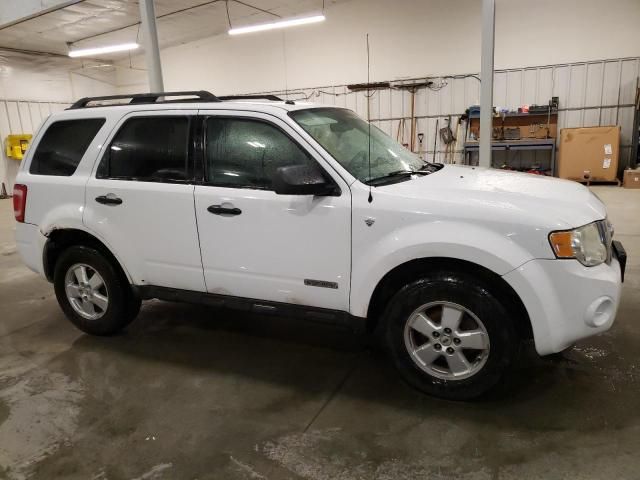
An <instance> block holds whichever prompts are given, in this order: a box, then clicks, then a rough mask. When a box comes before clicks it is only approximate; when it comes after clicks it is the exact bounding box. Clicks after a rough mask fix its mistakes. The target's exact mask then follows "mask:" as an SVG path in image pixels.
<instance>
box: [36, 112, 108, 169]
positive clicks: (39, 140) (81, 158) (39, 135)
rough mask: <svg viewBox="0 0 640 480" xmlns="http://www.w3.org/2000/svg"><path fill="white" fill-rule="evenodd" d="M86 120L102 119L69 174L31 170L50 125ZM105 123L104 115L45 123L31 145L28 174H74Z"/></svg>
mask: <svg viewBox="0 0 640 480" xmlns="http://www.w3.org/2000/svg"><path fill="white" fill-rule="evenodd" d="M86 120H102V125H100V128H98V130H97V131H96V133H95V135H94V136H93V138H92V139H91V141H90V142H89V144H88V145H87V148H86V149H85V150H84V152H83V153H82V156H81V157H80V160H79V161H78V164H77V165H76V168H75V169H74V170H73V172H72V173H71V174H69V175H54V174H51V173H38V172H32V171H31V169H32V168H33V166H34V163H33V162H34V160H35V158H36V153H38V147H39V146H40V144H41V143H42V140H44V138H45V136H46V134H47V132H48V131H49V129H50V128H51V127H52V126H54V125H55V124H56V123H62V122H73V121H86ZM106 124H107V118H106V117H81V118H61V119H58V120H54V121H53V122H51V123H49V124H48V125H46V128H43V129H42V132H40V133H39V134H38V138H37V140H38V143H37V144H34V145H33V147H35V150H34V151H33V155H32V156H31V160H30V161H29V170H28V173H29V175H37V176H39V177H66V178H69V177H73V176H74V175H75V174H76V172H77V171H78V167H79V166H80V164H81V163H82V160H84V157H85V155H86V154H87V152H88V151H89V147H91V144H92V143H93V142H94V141H95V140H96V138H97V136H98V134H99V133H100V131H101V130H102V129H103V128H104V126H105V125H106Z"/></svg>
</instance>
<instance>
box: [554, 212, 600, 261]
mask: <svg viewBox="0 0 640 480" xmlns="http://www.w3.org/2000/svg"><path fill="white" fill-rule="evenodd" d="M598 223H600V222H594V223H590V224H589V225H585V226H583V227H579V228H575V229H573V230H566V231H563V232H552V233H551V234H550V235H549V242H550V243H551V248H553V251H554V253H555V254H556V257H557V258H575V259H576V260H578V261H579V262H580V263H581V264H583V265H585V266H587V267H593V266H595V265H600V264H601V263H603V262H605V261H606V260H607V257H608V252H607V244H606V243H605V238H604V235H603V232H602V229H603V228H606V224H607V222H606V221H605V222H604V223H603V226H602V227H600V226H599V225H598Z"/></svg>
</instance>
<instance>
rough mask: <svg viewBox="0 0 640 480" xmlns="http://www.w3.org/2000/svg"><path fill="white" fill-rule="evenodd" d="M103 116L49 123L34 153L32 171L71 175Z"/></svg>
mask: <svg viewBox="0 0 640 480" xmlns="http://www.w3.org/2000/svg"><path fill="white" fill-rule="evenodd" d="M104 122H105V119H104V118H83V119H79V120H61V121H59V122H54V123H52V124H51V125H49V128H47V130H46V131H45V132H44V135H43V136H42V139H41V140H40V142H39V143H38V146H37V147H36V151H35V153H34V154H33V159H32V160H31V165H30V167H29V173H33V174H36V175H56V176H62V177H68V176H71V175H73V173H74V172H75V171H76V168H78V164H79V163H80V160H82V156H83V155H84V153H85V152H86V151H87V148H89V145H90V144H91V141H92V140H93V139H94V137H95V136H96V134H97V133H98V131H99V130H100V128H101V127H102V125H104Z"/></svg>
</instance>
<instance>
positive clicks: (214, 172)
mask: <svg viewBox="0 0 640 480" xmlns="http://www.w3.org/2000/svg"><path fill="white" fill-rule="evenodd" d="M314 164H315V162H314V161H313V160H312V159H311V158H310V157H309V154H308V153H307V152H305V151H304V150H303V149H302V148H301V147H300V146H298V145H297V144H296V143H295V142H294V141H293V140H291V139H290V138H289V137H288V136H287V135H285V134H284V133H283V132H282V131H281V130H279V129H278V128H276V127H274V126H272V125H269V124H268V123H265V122H261V121H257V120H251V119H245V118H215V117H211V118H208V119H207V122H206V169H205V172H206V173H205V176H206V181H207V183H209V184H213V185H218V186H222V187H235V188H256V189H262V190H272V189H273V187H272V183H273V176H274V174H275V171H276V169H278V168H279V167H284V166H288V165H314Z"/></svg>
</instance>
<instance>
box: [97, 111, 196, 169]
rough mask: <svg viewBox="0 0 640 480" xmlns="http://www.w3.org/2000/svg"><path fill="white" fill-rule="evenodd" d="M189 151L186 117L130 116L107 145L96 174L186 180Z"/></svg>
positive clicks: (187, 121)
mask: <svg viewBox="0 0 640 480" xmlns="http://www.w3.org/2000/svg"><path fill="white" fill-rule="evenodd" d="M188 151H189V118H188V117H137V118H131V119H129V120H127V121H126V122H125V123H124V125H122V127H121V128H120V130H119V131H118V133H117V134H116V136H115V137H114V139H113V141H112V142H111V145H109V148H108V149H107V151H106V152H105V155H104V157H103V158H102V162H101V163H100V166H99V167H98V172H97V175H96V176H97V177H98V178H113V179H121V180H140V181H148V182H163V181H185V180H187V179H188V178H189V175H188V162H187V160H188V157H189V155H188Z"/></svg>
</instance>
